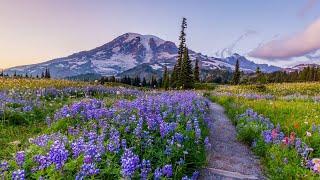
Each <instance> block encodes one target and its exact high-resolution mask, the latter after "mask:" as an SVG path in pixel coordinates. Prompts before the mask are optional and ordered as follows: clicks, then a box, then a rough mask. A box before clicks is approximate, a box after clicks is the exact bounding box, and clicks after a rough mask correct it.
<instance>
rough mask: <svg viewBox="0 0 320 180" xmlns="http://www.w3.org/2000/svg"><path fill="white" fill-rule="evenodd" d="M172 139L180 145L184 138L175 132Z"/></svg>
mask: <svg viewBox="0 0 320 180" xmlns="http://www.w3.org/2000/svg"><path fill="white" fill-rule="evenodd" d="M174 139H175V140H176V142H178V143H180V144H182V142H183V140H184V136H183V134H181V133H178V132H176V133H175V134H174Z"/></svg>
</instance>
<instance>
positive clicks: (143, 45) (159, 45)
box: [5, 33, 280, 78]
mask: <svg viewBox="0 0 320 180" xmlns="http://www.w3.org/2000/svg"><path fill="white" fill-rule="evenodd" d="M189 55H190V59H191V60H192V61H195V60H196V59H198V60H199V63H200V66H201V68H202V69H209V70H210V69H226V70H232V69H234V65H235V62H236V60H239V61H240V69H241V70H244V71H255V69H256V68H257V67H258V66H259V67H260V69H261V70H262V71H264V72H273V71H276V70H279V69H280V68H278V67H275V66H268V65H266V64H255V63H254V62H253V61H249V60H248V59H246V58H245V57H243V56H240V55H238V54H233V55H232V56H229V57H226V58H215V57H208V56H206V55H203V54H201V53H196V52H194V51H192V50H191V49H190V50H189ZM177 57H178V48H177V46H176V45H175V44H174V43H173V42H170V41H165V40H163V39H161V38H159V37H156V36H153V35H141V34H137V33H126V34H123V35H121V36H119V37H117V38H115V39H114V40H112V41H111V42H109V43H106V44H104V45H102V46H100V47H97V48H94V49H92V50H89V51H81V52H78V53H74V54H72V55H70V56H67V57H63V58H57V59H53V60H50V61H47V62H44V63H39V64H33V65H27V66H19V67H14V68H10V69H7V70H5V71H6V73H9V74H13V73H15V72H16V73H17V74H25V73H28V74H29V75H33V76H36V75H40V74H41V73H42V72H43V71H44V70H45V69H46V68H49V69H50V72H51V75H52V76H53V77H55V78H63V77H71V76H77V75H81V74H86V73H93V74H100V75H104V76H110V75H117V74H119V73H123V72H125V71H128V70H130V69H133V68H135V67H138V66H140V65H142V64H149V67H151V68H152V69H153V70H157V71H162V70H163V67H164V66H167V67H168V68H169V70H170V69H172V68H173V66H174V64H175V63H176V61H177ZM143 67H147V66H143ZM140 70H141V69H140Z"/></svg>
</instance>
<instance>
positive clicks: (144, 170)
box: [141, 159, 151, 180]
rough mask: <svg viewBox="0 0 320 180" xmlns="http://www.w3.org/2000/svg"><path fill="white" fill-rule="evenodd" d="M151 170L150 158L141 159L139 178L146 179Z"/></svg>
mask: <svg viewBox="0 0 320 180" xmlns="http://www.w3.org/2000/svg"><path fill="white" fill-rule="evenodd" d="M150 171H151V162H150V160H145V159H143V160H142V163H141V179H142V180H146V179H148V174H149V172H150Z"/></svg>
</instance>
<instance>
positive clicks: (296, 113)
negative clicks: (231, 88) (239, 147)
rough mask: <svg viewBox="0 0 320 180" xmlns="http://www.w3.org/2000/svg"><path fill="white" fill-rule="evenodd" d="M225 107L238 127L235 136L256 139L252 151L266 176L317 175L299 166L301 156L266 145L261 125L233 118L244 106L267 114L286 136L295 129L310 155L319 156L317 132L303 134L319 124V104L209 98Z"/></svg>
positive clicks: (223, 97) (304, 177) (289, 150)
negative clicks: (308, 149) (262, 136)
mask: <svg viewBox="0 0 320 180" xmlns="http://www.w3.org/2000/svg"><path fill="white" fill-rule="evenodd" d="M210 98H211V100H212V101H215V102H217V103H219V104H221V105H222V106H224V107H225V109H226V113H227V115H228V116H229V117H230V118H231V119H232V121H233V123H234V124H235V125H236V127H237V130H238V139H239V140H241V141H242V142H244V143H247V144H248V145H251V144H252V143H253V140H254V139H256V140H257V142H256V146H255V147H253V148H252V150H253V152H254V153H255V154H257V155H259V156H260V157H261V160H262V163H263V166H264V169H265V172H266V174H267V176H268V177H269V178H270V179H282V178H283V177H286V178H288V179H316V178H319V177H318V176H316V174H314V173H312V172H311V171H310V170H308V169H306V168H304V167H302V166H301V160H302V159H301V157H300V156H299V155H298V154H297V152H296V151H295V150H293V149H290V148H286V147H283V146H282V145H269V144H266V143H264V141H263V140H262V138H261V129H263V128H261V127H260V126H259V124H255V123H252V122H250V123H241V120H240V121H236V118H237V116H238V115H239V114H242V113H243V112H244V111H245V110H246V109H247V108H252V109H254V111H256V112H258V113H260V114H263V115H264V116H265V117H269V118H270V119H271V121H272V122H273V123H274V124H277V123H279V124H280V125H281V127H282V131H284V133H285V134H286V135H289V134H290V132H295V133H296V134H297V136H299V137H301V138H302V139H303V141H304V142H306V143H307V144H308V145H309V146H310V147H312V148H314V149H315V151H314V152H313V153H312V154H311V156H312V157H320V151H319V150H320V143H319V142H320V136H319V132H313V133H312V136H311V137H307V136H306V131H310V132H312V124H313V123H314V124H319V121H320V119H319V117H320V106H319V104H316V103H313V102H307V101H289V102H288V101H284V100H248V99H245V98H236V97H226V96H221V97H216V96H211V97H210Z"/></svg>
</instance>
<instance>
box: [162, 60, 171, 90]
mask: <svg viewBox="0 0 320 180" xmlns="http://www.w3.org/2000/svg"><path fill="white" fill-rule="evenodd" d="M169 83H170V78H169V73H168V68H167V66H165V67H164V72H163V83H162V86H163V88H164V89H165V90H168V88H169Z"/></svg>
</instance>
